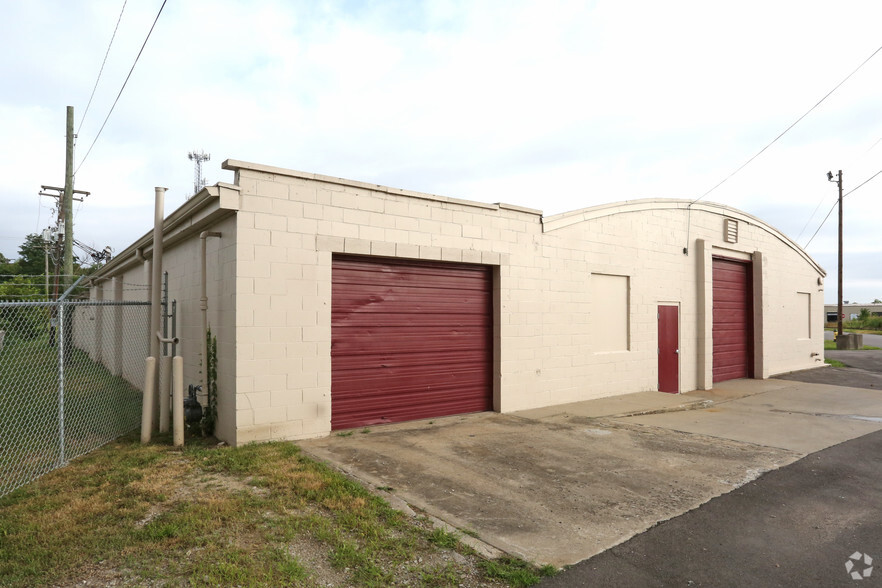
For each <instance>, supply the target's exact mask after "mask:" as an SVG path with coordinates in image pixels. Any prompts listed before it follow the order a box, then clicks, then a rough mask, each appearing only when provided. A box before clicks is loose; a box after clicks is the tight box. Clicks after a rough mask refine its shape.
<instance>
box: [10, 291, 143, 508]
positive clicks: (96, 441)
mask: <svg viewBox="0 0 882 588" xmlns="http://www.w3.org/2000/svg"><path fill="white" fill-rule="evenodd" d="M149 311H150V304H149V303H148V302H103V301H83V300H80V301H75V300H65V299H63V298H62V299H60V300H58V301H54V302H52V301H41V302H0V496H3V495H5V494H7V493H9V492H11V491H12V490H14V489H16V488H18V487H19V486H22V485H24V484H27V483H28V482H30V481H31V480H34V479H35V478H37V477H39V476H41V475H43V474H45V473H46V472H49V471H51V470H53V469H56V468H58V467H61V466H64V465H65V464H66V463H67V462H68V461H69V460H71V459H73V458H75V457H78V456H80V455H83V454H85V453H88V452H89V451H92V450H94V449H96V448H98V447H100V446H101V445H103V444H105V443H107V442H109V441H112V440H113V439H116V438H117V437H119V436H120V435H122V434H124V433H126V432H128V431H131V430H133V429H135V428H137V427H138V426H139V424H140V419H141V399H142V392H141V389H142V387H143V385H144V358H145V357H147V355H148V354H149V349H148V339H147V330H148V316H149Z"/></svg>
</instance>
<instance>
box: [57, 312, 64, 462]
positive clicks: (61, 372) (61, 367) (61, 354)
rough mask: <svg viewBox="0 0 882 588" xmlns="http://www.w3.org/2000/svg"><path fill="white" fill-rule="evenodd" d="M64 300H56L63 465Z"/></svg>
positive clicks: (60, 442) (59, 423) (60, 436)
mask: <svg viewBox="0 0 882 588" xmlns="http://www.w3.org/2000/svg"><path fill="white" fill-rule="evenodd" d="M65 334H66V333H65V332H64V302H61V301H59V302H58V337H57V341H58V464H59V465H64V463H65V459H64V353H65V348H64V337H65Z"/></svg>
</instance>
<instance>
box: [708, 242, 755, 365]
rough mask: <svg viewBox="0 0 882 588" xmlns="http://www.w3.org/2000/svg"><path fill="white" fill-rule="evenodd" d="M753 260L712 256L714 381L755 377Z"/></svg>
mask: <svg viewBox="0 0 882 588" xmlns="http://www.w3.org/2000/svg"><path fill="white" fill-rule="evenodd" d="M751 272H752V267H751V262H749V261H740V260H736V259H727V258H723V257H714V258H713V281H714V282H713V284H714V286H713V287H714V310H713V321H714V324H713V337H714V358H713V362H714V369H713V374H714V376H713V380H714V382H722V381H724V380H733V379H735V378H751V377H753V281H752V279H751Z"/></svg>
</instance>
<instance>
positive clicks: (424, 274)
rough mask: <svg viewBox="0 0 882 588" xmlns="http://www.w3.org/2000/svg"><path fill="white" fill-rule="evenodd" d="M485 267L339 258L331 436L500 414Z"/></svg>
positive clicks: (336, 265)
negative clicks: (390, 425) (343, 431)
mask: <svg viewBox="0 0 882 588" xmlns="http://www.w3.org/2000/svg"><path fill="white" fill-rule="evenodd" d="M491 283H492V282H491V274H490V268H488V267H484V266H474V265H464V264H447V263H440V262H437V263H435V262H413V261H402V260H391V259H377V258H367V257H361V258H359V257H344V256H339V257H338V256H335V257H334V260H333V265H332V295H331V296H332V308H331V428H332V429H344V428H351V427H361V426H365V425H370V424H378V423H391V422H400V421H408V420H415V419H421V418H431V417H437V416H444V415H451V414H463V413H468V412H479V411H484V410H492V408H493V392H492V380H491V374H492V371H491V370H492V362H493V346H492V312H491V310H492V302H491V301H492V288H491Z"/></svg>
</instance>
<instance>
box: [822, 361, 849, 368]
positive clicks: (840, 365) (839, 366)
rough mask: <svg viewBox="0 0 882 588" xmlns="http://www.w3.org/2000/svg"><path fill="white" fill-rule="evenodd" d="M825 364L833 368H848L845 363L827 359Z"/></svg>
mask: <svg viewBox="0 0 882 588" xmlns="http://www.w3.org/2000/svg"><path fill="white" fill-rule="evenodd" d="M824 363H826V364H827V365H830V366H833V367H835V368H844V367H847V366H846V365H845V364H844V363H842V362H841V361H839V360H836V359H825V360H824Z"/></svg>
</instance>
